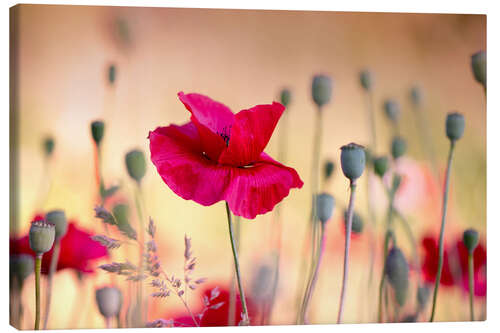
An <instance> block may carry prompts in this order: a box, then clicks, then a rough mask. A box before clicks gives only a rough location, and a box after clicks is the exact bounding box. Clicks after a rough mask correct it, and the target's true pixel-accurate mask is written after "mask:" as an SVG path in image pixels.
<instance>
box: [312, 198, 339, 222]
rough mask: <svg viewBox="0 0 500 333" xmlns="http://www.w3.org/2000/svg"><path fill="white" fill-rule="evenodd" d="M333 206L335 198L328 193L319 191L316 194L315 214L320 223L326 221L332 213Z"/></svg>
mask: <svg viewBox="0 0 500 333" xmlns="http://www.w3.org/2000/svg"><path fill="white" fill-rule="evenodd" d="M333 208H335V198H334V197H332V196H331V195H330V194H328V193H321V194H318V195H317V196H316V214H317V215H318V220H320V221H321V223H326V222H327V221H328V220H329V219H330V218H331V217H332V214H333Z"/></svg>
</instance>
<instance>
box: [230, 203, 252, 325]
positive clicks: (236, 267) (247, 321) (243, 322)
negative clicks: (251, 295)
mask: <svg viewBox="0 0 500 333" xmlns="http://www.w3.org/2000/svg"><path fill="white" fill-rule="evenodd" d="M226 213H227V223H228V227H229V239H230V241H231V249H232V252H233V259H234V270H235V272H236V281H237V282H238V289H239V291H240V301H241V308H242V314H241V316H242V318H241V325H243V326H248V325H250V319H249V318H248V309H247V302H246V299H245V292H244V291H243V285H242V284H241V274H240V263H239V261H238V252H237V250H236V244H235V241H234V232H233V222H232V218H231V211H230V210H229V205H228V203H227V202H226Z"/></svg>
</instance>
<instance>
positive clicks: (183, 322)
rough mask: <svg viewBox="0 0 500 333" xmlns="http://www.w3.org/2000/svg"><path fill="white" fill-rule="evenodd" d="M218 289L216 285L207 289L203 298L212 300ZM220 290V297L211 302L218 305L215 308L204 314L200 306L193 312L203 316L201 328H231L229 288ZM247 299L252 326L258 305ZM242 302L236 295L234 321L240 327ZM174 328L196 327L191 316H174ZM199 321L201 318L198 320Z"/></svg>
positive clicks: (204, 290)
mask: <svg viewBox="0 0 500 333" xmlns="http://www.w3.org/2000/svg"><path fill="white" fill-rule="evenodd" d="M215 288H216V286H215V285H212V286H210V287H206V288H204V289H203V290H202V292H201V294H202V297H206V298H207V299H210V298H211V293H212V290H214V289H215ZM218 290H219V295H218V296H217V297H214V298H213V299H212V300H211V301H210V304H211V305H216V306H215V307H214V308H212V309H211V308H208V310H206V311H205V312H204V308H203V307H202V306H200V307H199V308H197V309H194V310H193V313H194V314H195V316H196V315H201V321H200V326H202V327H203V326H229V295H230V293H229V289H228V287H225V288H223V289H222V288H218ZM245 299H246V302H247V308H248V314H249V317H250V324H252V323H254V322H255V320H256V319H257V317H258V310H257V306H256V303H255V302H254V300H253V299H252V298H251V297H248V296H247V295H245ZM241 312H242V308H241V302H240V297H239V294H237V295H236V303H235V310H234V317H233V318H234V321H235V325H238V323H239V321H240V320H241ZM173 320H174V326H196V325H195V324H194V323H193V320H192V319H191V317H190V316H186V315H185V314H184V315H179V316H174V319H173ZM197 320H199V318H197Z"/></svg>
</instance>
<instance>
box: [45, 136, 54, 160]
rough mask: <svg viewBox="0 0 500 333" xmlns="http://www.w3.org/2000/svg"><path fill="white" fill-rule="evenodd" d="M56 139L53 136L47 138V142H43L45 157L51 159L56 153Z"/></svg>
mask: <svg viewBox="0 0 500 333" xmlns="http://www.w3.org/2000/svg"><path fill="white" fill-rule="evenodd" d="M54 146H55V142H54V138H52V137H51V136H49V137H46V138H45V140H43V150H44V152H45V156H47V157H50V156H51V155H52V152H53V151H54Z"/></svg>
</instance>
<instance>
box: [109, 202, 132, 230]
mask: <svg viewBox="0 0 500 333" xmlns="http://www.w3.org/2000/svg"><path fill="white" fill-rule="evenodd" d="M113 216H114V217H115V219H116V223H118V224H119V225H125V224H128V217H129V206H128V205H126V204H116V205H115V206H114V207H113Z"/></svg>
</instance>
